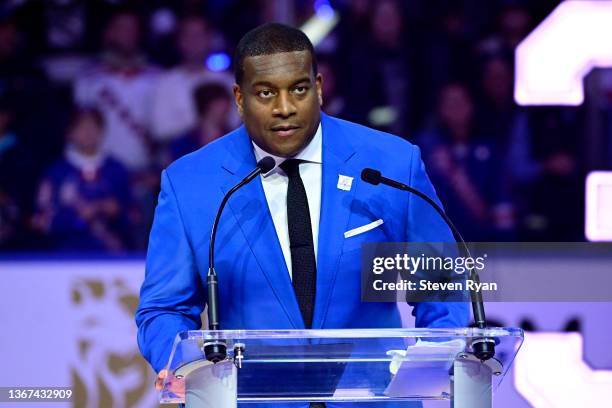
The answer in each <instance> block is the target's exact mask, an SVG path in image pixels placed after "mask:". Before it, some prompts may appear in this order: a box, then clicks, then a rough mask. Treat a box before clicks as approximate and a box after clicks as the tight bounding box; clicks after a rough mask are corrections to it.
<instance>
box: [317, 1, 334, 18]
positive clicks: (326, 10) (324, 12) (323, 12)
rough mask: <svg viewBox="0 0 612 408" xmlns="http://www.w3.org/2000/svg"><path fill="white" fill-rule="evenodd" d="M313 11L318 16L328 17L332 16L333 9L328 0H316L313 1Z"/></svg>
mask: <svg viewBox="0 0 612 408" xmlns="http://www.w3.org/2000/svg"><path fill="white" fill-rule="evenodd" d="M314 9H315V13H316V14H317V16H318V17H319V18H323V19H330V18H332V17H333V16H334V9H333V7H332V6H331V4H329V0H316V1H315V2H314Z"/></svg>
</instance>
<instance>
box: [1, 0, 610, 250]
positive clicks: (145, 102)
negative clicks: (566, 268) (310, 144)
mask: <svg viewBox="0 0 612 408" xmlns="http://www.w3.org/2000/svg"><path fill="white" fill-rule="evenodd" d="M556 5H557V1H546V0H541V1H537V2H533V1H531V2H528V1H507V0H495V1H490V0H489V1H476V0H464V1H458V0H457V1H454V0H453V1H439V0H438V1H431V0H429V1H428V0H412V1H395V0H377V1H374V0H371V1H369V0H351V1H349V0H338V1H331V0H330V1H321V0H316V1H312V0H295V1H289V0H265V1H264V0H260V1H246V0H224V1H221V0H216V1H215V0H213V1H201V0H182V1H171V0H152V1H144V0H141V1H121V0H87V1H85V0H47V1H36V0H29V1H28V0H20V1H17V0H8V1H6V2H3V4H2V6H0V248H2V249H3V250H9V251H20V250H26V251H58V250H61V251H79V252H82V251H95V252H100V251H102V252H109V253H122V252H128V251H140V250H143V249H145V248H146V244H147V236H148V230H149V227H150V224H151V221H152V217H153V211H154V208H155V204H156V200H157V194H158V191H159V176H160V171H161V170H162V169H163V168H164V167H166V166H167V165H168V164H170V163H171V162H172V161H174V160H176V159H177V158H179V157H180V156H182V155H184V154H188V153H189V152H192V151H194V150H196V149H198V148H199V147H201V146H203V145H205V144H206V143H209V142H210V141H212V140H214V139H216V138H218V137H220V136H222V135H223V134H225V133H226V132H228V131H229V130H231V129H233V128H235V127H236V126H238V125H239V123H240V122H239V118H238V116H237V114H236V111H235V108H234V103H233V97H232V90H231V88H232V84H233V75H232V71H231V70H232V61H231V60H232V53H233V49H234V47H235V45H236V43H237V41H238V40H239V39H240V37H241V35H242V34H244V33H245V32H246V31H247V30H249V29H251V28H254V27H255V26H257V25H259V24H261V23H264V22H268V21H281V22H285V23H289V24H293V25H296V26H300V25H302V24H304V23H305V22H306V21H307V20H308V19H310V18H312V17H313V15H320V17H321V18H328V17H329V10H330V7H332V8H333V9H334V10H335V11H336V12H337V13H339V20H338V24H337V25H336V26H335V27H334V28H333V30H332V31H331V32H330V33H329V34H328V35H327V36H326V37H325V38H324V39H323V40H322V41H321V42H320V43H319V44H317V46H316V49H317V58H318V64H319V71H320V72H321V73H322V74H323V77H324V89H323V94H324V106H323V110H324V111H326V112H327V113H329V114H331V115H335V116H338V117H341V118H345V119H348V120H352V121H355V122H358V123H362V124H365V125H368V126H371V127H375V128H379V129H382V130H385V131H389V132H392V133H394V134H396V135H399V136H400V137H403V138H405V139H407V140H409V141H411V142H413V143H417V144H418V145H419V146H420V147H421V149H422V154H423V160H424V161H425V164H426V167H427V169H428V173H429V175H430V177H431V178H432V181H433V183H434V186H435V187H436V190H437V191H438V194H439V196H440V198H441V200H442V201H443V203H444V205H445V207H446V210H447V212H448V214H449V216H450V217H451V219H453V220H454V222H455V223H456V224H457V226H458V227H459V228H460V230H461V231H462V232H463V234H464V236H465V238H466V240H471V241H500V240H510V241H559V240H566V241H580V240H583V239H584V238H583V237H584V235H583V218H584V216H583V206H584V205H583V201H584V198H583V195H584V192H583V189H584V187H583V184H584V176H585V174H586V173H587V172H588V171H589V170H592V169H594V168H598V169H601V168H607V167H612V148H611V147H610V146H612V142H610V139H612V126H610V125H612V120H610V119H611V118H612V81H610V75H609V74H608V73H607V72H601V73H596V74H594V75H592V76H591V77H592V78H590V79H589V81H588V85H589V86H588V94H587V99H588V100H589V103H587V104H585V105H584V106H582V107H578V108H568V107H530V108H525V107H519V106H517V105H516V104H515V103H514V101H513V80H514V79H513V78H514V74H513V67H514V61H513V58H514V49H515V47H516V45H517V44H518V43H519V42H520V41H521V40H522V39H523V38H524V37H525V36H526V35H527V34H528V33H529V32H530V31H531V30H532V29H533V28H534V27H535V26H536V25H537V24H538V23H539V22H540V21H542V19H543V18H544V17H545V16H546V15H547V14H548V13H550V11H552V9H554V7H555V6H556ZM589 95H592V97H591V96H589ZM589 98H590V99H589ZM589 146H597V147H596V148H589ZM194 188H197V186H194Z"/></svg>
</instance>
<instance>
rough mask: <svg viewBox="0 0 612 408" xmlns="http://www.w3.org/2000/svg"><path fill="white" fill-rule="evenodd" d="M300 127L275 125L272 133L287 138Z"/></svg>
mask: <svg viewBox="0 0 612 408" xmlns="http://www.w3.org/2000/svg"><path fill="white" fill-rule="evenodd" d="M299 128H300V127H299V126H297V125H275V126H272V128H271V129H272V132H274V134H276V135H277V136H280V137H289V136H291V135H293V134H294V133H295V132H296V131H297V130H298V129H299Z"/></svg>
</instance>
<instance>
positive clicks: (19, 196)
mask: <svg viewBox="0 0 612 408" xmlns="http://www.w3.org/2000/svg"><path fill="white" fill-rule="evenodd" d="M13 116H14V114H13V107H12V105H11V103H10V101H8V100H7V99H6V98H3V99H1V100H0V249H12V250H14V249H19V248H22V247H24V246H25V245H26V243H25V242H24V241H25V239H26V235H25V231H26V224H27V218H28V217H29V215H30V211H31V207H32V205H31V203H32V199H33V196H34V192H33V186H34V180H35V177H34V174H33V169H32V168H33V166H32V162H31V160H30V157H31V155H30V154H28V152H27V150H26V149H25V148H24V146H23V145H22V144H21V142H20V140H19V139H18V138H17V135H16V134H15V133H14V131H13V130H12V129H11V122H12V120H13Z"/></svg>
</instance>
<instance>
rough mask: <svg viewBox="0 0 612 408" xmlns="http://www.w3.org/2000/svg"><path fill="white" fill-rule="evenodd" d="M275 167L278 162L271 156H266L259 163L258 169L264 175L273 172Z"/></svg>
mask: <svg viewBox="0 0 612 408" xmlns="http://www.w3.org/2000/svg"><path fill="white" fill-rule="evenodd" d="M274 166H276V162H275V161H274V159H273V158H272V157H270V156H266V157H264V158H263V159H261V160H260V161H259V162H257V167H259V168H260V169H261V172H262V173H263V174H266V173H267V172H269V171H270V170H272V169H273V168H274Z"/></svg>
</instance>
